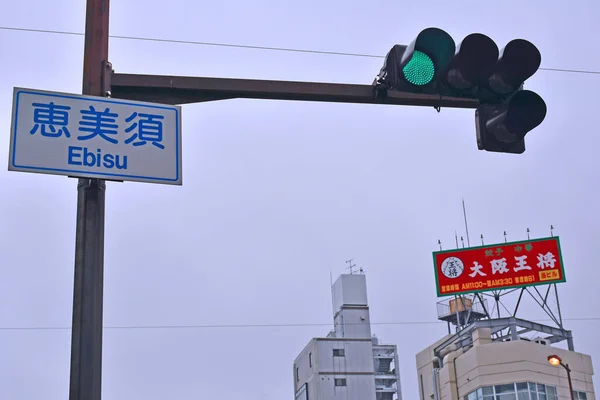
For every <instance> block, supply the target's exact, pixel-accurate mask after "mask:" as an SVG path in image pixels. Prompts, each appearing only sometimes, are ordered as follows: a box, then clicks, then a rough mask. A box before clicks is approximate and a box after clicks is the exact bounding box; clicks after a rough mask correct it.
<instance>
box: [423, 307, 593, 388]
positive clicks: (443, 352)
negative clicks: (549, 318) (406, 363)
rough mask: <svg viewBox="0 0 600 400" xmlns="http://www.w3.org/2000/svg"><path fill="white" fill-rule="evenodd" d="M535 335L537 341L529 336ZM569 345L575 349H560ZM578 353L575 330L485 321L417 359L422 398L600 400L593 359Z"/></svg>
mask: <svg viewBox="0 0 600 400" xmlns="http://www.w3.org/2000/svg"><path fill="white" fill-rule="evenodd" d="M525 333H528V334H531V333H534V335H538V336H534V337H535V338H534V339H531V335H528V336H529V337H530V338H529V339H527V338H525V335H524V334H525ZM558 342H566V344H567V347H568V348H569V349H571V350H565V349H561V348H558V347H555V344H556V343H558ZM572 350H573V338H572V336H571V332H570V331H567V330H564V329H559V328H555V327H551V326H547V325H541V324H537V323H534V322H530V321H526V320H522V319H518V318H515V317H509V318H498V319H486V320H480V321H476V322H473V323H471V324H470V325H467V326H466V327H464V328H463V329H461V330H460V331H459V332H458V333H456V334H452V335H447V336H446V337H444V338H442V339H440V340H439V341H437V342H436V343H434V344H433V345H431V346H429V347H428V348H426V349H425V350H423V351H421V352H420V353H419V354H417V356H416V361H417V370H418V379H419V382H418V383H419V392H420V393H419V396H420V399H421V400H430V399H434V400H558V399H564V400H567V399H571V397H570V396H569V383H568V379H567V370H566V369H565V368H564V367H562V366H560V365H559V366H553V365H550V363H549V362H548V357H549V356H552V355H557V356H558V357H560V359H562V362H563V364H566V365H568V366H569V368H570V370H571V378H572V384H573V390H574V392H575V395H574V397H573V398H574V399H576V400H581V399H584V400H595V399H596V397H595V394H594V387H593V384H592V376H593V373H594V372H593V367H592V360H591V357H590V356H588V355H586V354H582V353H578V352H575V351H572Z"/></svg>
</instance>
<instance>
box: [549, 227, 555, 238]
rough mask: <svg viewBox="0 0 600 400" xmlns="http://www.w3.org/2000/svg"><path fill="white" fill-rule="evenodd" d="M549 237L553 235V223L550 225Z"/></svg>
mask: <svg viewBox="0 0 600 400" xmlns="http://www.w3.org/2000/svg"><path fill="white" fill-rule="evenodd" d="M550 237H554V225H550Z"/></svg>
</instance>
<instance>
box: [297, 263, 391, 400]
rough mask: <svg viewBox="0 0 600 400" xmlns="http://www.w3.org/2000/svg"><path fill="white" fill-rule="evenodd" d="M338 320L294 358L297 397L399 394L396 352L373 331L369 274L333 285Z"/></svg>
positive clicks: (387, 398)
mask: <svg viewBox="0 0 600 400" xmlns="http://www.w3.org/2000/svg"><path fill="white" fill-rule="evenodd" d="M332 290H333V307H334V310H335V315H334V326H335V329H334V330H333V331H331V332H330V333H329V334H328V335H327V337H323V338H313V339H312V340H311V341H310V342H309V343H308V344H307V345H306V347H305V348H304V350H302V352H300V354H299V355H298V357H297V358H296V360H295V361H294V389H295V396H296V400H333V399H336V400H401V391H400V372H399V370H398V367H397V366H398V352H397V349H396V346H395V345H383V344H379V341H378V340H377V338H376V337H375V336H374V335H373V336H372V335H371V321H370V317H369V306H368V302H367V283H366V279H365V276H364V275H362V274H360V275H355V274H350V275H341V276H340V277H339V278H338V279H337V281H336V282H335V283H334V285H333V288H332Z"/></svg>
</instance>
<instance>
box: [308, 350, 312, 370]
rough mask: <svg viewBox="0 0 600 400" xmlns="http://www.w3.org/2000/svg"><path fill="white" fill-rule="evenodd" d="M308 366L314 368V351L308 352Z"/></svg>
mask: <svg viewBox="0 0 600 400" xmlns="http://www.w3.org/2000/svg"><path fill="white" fill-rule="evenodd" d="M308 366H309V367H310V368H312V353H308Z"/></svg>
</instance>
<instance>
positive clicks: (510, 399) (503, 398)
mask: <svg viewBox="0 0 600 400" xmlns="http://www.w3.org/2000/svg"><path fill="white" fill-rule="evenodd" d="M496 400H517V395H516V394H515V392H514V391H513V392H512V393H504V394H497V395H496Z"/></svg>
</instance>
